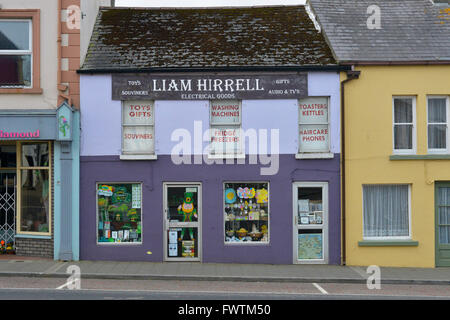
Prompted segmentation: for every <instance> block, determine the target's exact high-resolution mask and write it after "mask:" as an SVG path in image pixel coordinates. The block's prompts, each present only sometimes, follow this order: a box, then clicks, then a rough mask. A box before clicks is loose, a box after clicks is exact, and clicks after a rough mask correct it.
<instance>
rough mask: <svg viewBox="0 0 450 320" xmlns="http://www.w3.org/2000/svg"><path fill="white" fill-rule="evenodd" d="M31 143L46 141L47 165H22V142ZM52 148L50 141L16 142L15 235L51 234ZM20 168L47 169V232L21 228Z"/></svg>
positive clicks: (24, 142)
mask: <svg viewBox="0 0 450 320" xmlns="http://www.w3.org/2000/svg"><path fill="white" fill-rule="evenodd" d="M33 143H47V144H48V153H49V161H48V166H47V167H45V166H36V167H29V166H23V165H22V145H23V144H33ZM52 153H53V150H52V143H51V142H50V141H42V140H38V141H34V140H27V141H18V142H17V152H16V157H17V158H16V170H17V171H16V172H17V173H16V175H17V198H16V210H17V213H16V216H17V222H16V235H17V236H19V237H20V236H21V235H27V236H52V228H53V224H52V221H53V220H52V219H53V211H52V208H53V198H52V188H53V175H52V170H53V169H52V162H53V155H52ZM22 170H48V188H49V190H48V201H49V206H48V232H34V231H22V230H21V224H22V223H21V221H22Z"/></svg>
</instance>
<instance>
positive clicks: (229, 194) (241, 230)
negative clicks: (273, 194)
mask: <svg viewBox="0 0 450 320" xmlns="http://www.w3.org/2000/svg"><path fill="white" fill-rule="evenodd" d="M268 190H269V189H268V183H251V182H250V183H226V184H225V186H224V202H225V203H224V208H225V241H226V242H237V243H248V242H268V241H269V191H268Z"/></svg>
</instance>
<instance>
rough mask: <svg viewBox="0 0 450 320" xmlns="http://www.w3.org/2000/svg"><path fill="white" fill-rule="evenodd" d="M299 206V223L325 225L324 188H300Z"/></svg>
mask: <svg viewBox="0 0 450 320" xmlns="http://www.w3.org/2000/svg"><path fill="white" fill-rule="evenodd" d="M297 206H298V210H297V217H298V224H301V225H310V224H316V225H323V223H324V221H323V199H322V188H318V187H314V188H305V187H300V188H298V199H297Z"/></svg>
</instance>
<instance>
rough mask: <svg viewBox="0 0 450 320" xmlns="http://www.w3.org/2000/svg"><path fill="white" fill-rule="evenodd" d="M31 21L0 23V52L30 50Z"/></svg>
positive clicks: (3, 21)
mask: <svg viewBox="0 0 450 320" xmlns="http://www.w3.org/2000/svg"><path fill="white" fill-rule="evenodd" d="M30 23H31V21H7V20H1V21H0V50H30V49H31V48H30Z"/></svg>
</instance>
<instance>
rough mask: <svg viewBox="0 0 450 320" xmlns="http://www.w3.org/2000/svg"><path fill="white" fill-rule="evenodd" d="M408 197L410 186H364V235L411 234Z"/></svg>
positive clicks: (390, 235)
mask: <svg viewBox="0 0 450 320" xmlns="http://www.w3.org/2000/svg"><path fill="white" fill-rule="evenodd" d="M408 197H409V191H408V186H404V185H373V186H364V187H363V215H364V236H365V237H394V236H409V208H408V206H409V200H408Z"/></svg>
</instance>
